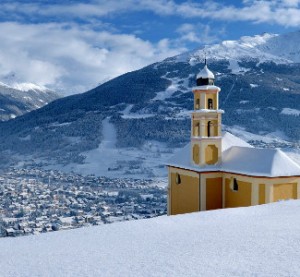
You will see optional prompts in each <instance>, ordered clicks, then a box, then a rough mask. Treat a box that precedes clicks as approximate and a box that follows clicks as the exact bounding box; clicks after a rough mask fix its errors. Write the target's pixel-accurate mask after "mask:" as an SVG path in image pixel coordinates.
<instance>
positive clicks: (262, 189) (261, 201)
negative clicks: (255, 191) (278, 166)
mask: <svg viewBox="0 0 300 277" xmlns="http://www.w3.org/2000/svg"><path fill="white" fill-rule="evenodd" d="M265 203H266V185H265V184H259V200H258V204H260V205H261V204H265Z"/></svg>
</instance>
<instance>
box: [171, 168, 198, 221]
mask: <svg viewBox="0 0 300 277" xmlns="http://www.w3.org/2000/svg"><path fill="white" fill-rule="evenodd" d="M176 174H179V175H180V179H181V183H180V184H177V183H176ZM170 178H171V180H170V181H171V184H170V186H171V187H170V194H171V195H170V198H171V199H170V200H171V203H170V204H171V205H170V206H171V207H169V208H170V211H169V214H171V215H175V214H184V213H191V212H196V211H199V207H200V180H199V174H195V173H190V172H189V171H185V170H178V171H176V169H174V170H172V171H171V172H170Z"/></svg>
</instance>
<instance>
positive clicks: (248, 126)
mask: <svg viewBox="0 0 300 277" xmlns="http://www.w3.org/2000/svg"><path fill="white" fill-rule="evenodd" d="M299 45H300V32H294V33H288V34H284V35H274V34H267V33H265V34H262V35H257V36H254V37H242V38H241V39H240V40H237V41H223V42H221V43H219V44H215V45H209V46H205V47H202V48H201V49H196V50H194V51H190V52H188V53H184V54H181V55H178V56H175V57H170V58H168V59H165V60H163V61H161V62H158V63H155V64H152V65H149V66H146V67H144V68H142V69H140V70H137V71H133V72H129V73H126V74H124V75H122V76H119V77H117V78H115V79H113V80H110V81H108V82H106V83H104V84H102V85H100V86H98V87H96V88H95V89H92V90H90V91H88V92H85V93H83V94H78V95H72V96H68V97H65V98H60V99H57V100H55V101H53V102H51V103H50V104H48V105H46V106H44V107H42V108H40V109H37V110H34V111H32V112H29V113H27V114H25V115H23V116H20V117H17V118H15V119H13V120H9V121H7V122H2V123H1V124H0V151H1V155H2V157H3V158H2V160H1V167H2V168H4V167H7V166H9V165H19V166H25V165H26V166H29V165H30V166H43V167H47V168H60V169H65V170H77V171H81V172H83V173H87V172H88V173H95V174H117V173H118V174H121V175H122V176H125V175H131V176H137V175H138V174H140V175H141V176H144V177H145V176H146V177H153V176H160V174H166V172H165V169H164V168H163V163H164V160H165V159H166V157H168V156H170V155H171V154H172V152H173V150H174V149H176V148H178V147H182V146H183V145H184V144H185V143H187V142H188V141H189V139H190V111H191V109H192V107H193V95H192V92H191V88H192V87H193V86H195V85H196V81H195V78H196V77H195V76H196V74H197V73H198V72H199V71H200V70H201V69H202V68H203V65H204V56H205V55H206V57H207V60H208V65H209V68H210V69H211V71H213V72H214V73H215V76H216V85H217V86H219V87H221V89H222V91H221V93H220V108H221V109H223V110H225V114H224V116H223V124H224V126H223V130H228V131H231V132H232V133H234V134H236V135H238V136H240V137H242V138H244V139H246V140H247V141H249V142H250V143H252V144H254V145H258V146H261V147H282V148H285V149H287V148H292V149H299V139H300V121H299V116H300V47H299ZM108 141H110V142H111V143H110V144H107V142H108ZM107 145H109V147H107ZM103 149H104V150H105V149H106V150H107V152H103V151H104V150H103ZM105 153H106V154H105ZM161 172H164V173H161ZM161 176H163V175H161Z"/></svg>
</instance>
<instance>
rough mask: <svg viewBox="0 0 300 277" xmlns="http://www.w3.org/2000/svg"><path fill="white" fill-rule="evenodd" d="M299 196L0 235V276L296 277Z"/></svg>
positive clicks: (299, 238)
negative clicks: (244, 205) (44, 231)
mask: <svg viewBox="0 0 300 277" xmlns="http://www.w3.org/2000/svg"><path fill="white" fill-rule="evenodd" d="M299 214H300V201H299V200H290V201H281V202H278V203H273V204H268V205H260V206H254V207H248V208H235V209H224V210H215V211H207V212H199V213H192V214H186V215H178V216H170V217H167V216H161V217H157V218H153V219H146V220H138V221H129V222H121V223H113V224H110V225H105V226H95V227H90V228H81V229H76V230H70V231H58V232H55V233H48V234H41V235H33V236H28V237H20V238H11V239H0V248H1V276H3V277H10V276H16V277H18V276H32V275H35V276H78V277H81V276H103V277H105V276H109V277H111V276H174V277H175V276H195V277H196V276H197V277H198V276H245V277H247V276H249V277H250V276H251V277H252V276H299V275H300V268H299V260H300V251H299V247H300V217H299Z"/></svg>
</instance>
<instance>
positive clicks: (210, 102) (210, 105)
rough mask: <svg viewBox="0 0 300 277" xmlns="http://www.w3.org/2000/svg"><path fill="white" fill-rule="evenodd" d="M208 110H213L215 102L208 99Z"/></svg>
mask: <svg viewBox="0 0 300 277" xmlns="http://www.w3.org/2000/svg"><path fill="white" fill-rule="evenodd" d="M207 108H208V109H209V110H212V109H213V100H212V99H211V98H208V100H207Z"/></svg>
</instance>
